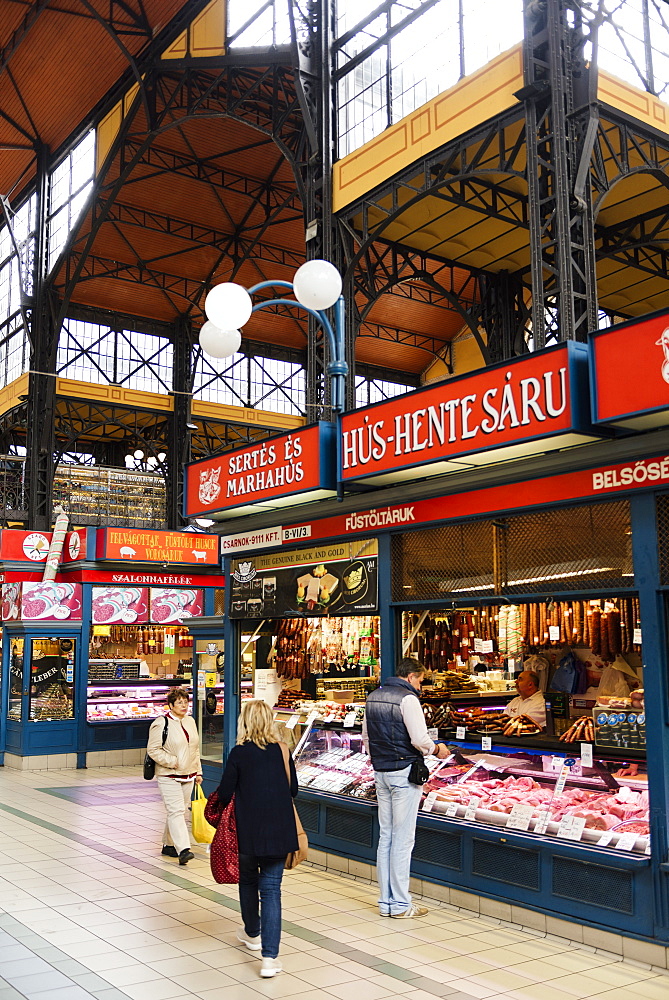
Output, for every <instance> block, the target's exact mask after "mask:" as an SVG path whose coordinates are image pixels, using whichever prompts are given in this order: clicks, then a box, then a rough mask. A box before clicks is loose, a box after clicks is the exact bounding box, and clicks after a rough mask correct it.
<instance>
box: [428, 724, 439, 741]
mask: <svg viewBox="0 0 669 1000" xmlns="http://www.w3.org/2000/svg"><path fill="white" fill-rule="evenodd" d="M427 735H428V736H429V737H430V739H431V740H436V739H437V737H438V736H439V730H438V729H435V728H434V727H432V728H431V729H428V731H427Z"/></svg>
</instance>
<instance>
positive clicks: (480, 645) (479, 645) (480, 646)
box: [474, 639, 483, 653]
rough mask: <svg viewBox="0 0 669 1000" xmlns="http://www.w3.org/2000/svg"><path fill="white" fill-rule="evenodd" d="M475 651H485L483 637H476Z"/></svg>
mask: <svg viewBox="0 0 669 1000" xmlns="http://www.w3.org/2000/svg"><path fill="white" fill-rule="evenodd" d="M474 652H475V653H482V652H483V639H474Z"/></svg>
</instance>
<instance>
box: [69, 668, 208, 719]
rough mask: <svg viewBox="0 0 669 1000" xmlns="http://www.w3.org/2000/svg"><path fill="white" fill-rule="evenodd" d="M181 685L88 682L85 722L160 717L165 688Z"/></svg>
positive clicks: (138, 680) (177, 680) (175, 681)
mask: <svg viewBox="0 0 669 1000" xmlns="http://www.w3.org/2000/svg"><path fill="white" fill-rule="evenodd" d="M181 685H183V678H175V679H170V680H168V679H166V678H162V679H160V680H151V679H149V678H134V679H117V680H93V681H92V680H90V679H89V684H88V690H87V702H86V719H87V721H88V722H91V723H96V724H97V723H102V724H108V723H110V722H126V721H128V720H141V719H148V720H149V721H150V720H151V719H155V718H157V717H158V716H159V715H162V714H164V712H165V705H166V698H167V693H168V691H169V689H170V688H171V687H180V686H181ZM185 686H186V687H189V685H185Z"/></svg>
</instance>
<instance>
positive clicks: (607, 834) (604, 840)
mask: <svg viewBox="0 0 669 1000" xmlns="http://www.w3.org/2000/svg"><path fill="white" fill-rule="evenodd" d="M612 837H613V833H612V832H611V830H605V831H604V833H603V834H602V835H601V837H600V838H599V840H598V841H597V847H606V845H607V844H610V843H611V838H612Z"/></svg>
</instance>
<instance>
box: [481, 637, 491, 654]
mask: <svg viewBox="0 0 669 1000" xmlns="http://www.w3.org/2000/svg"><path fill="white" fill-rule="evenodd" d="M481 652H482V653H492V639H484V640H483V642H482V643H481Z"/></svg>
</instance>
